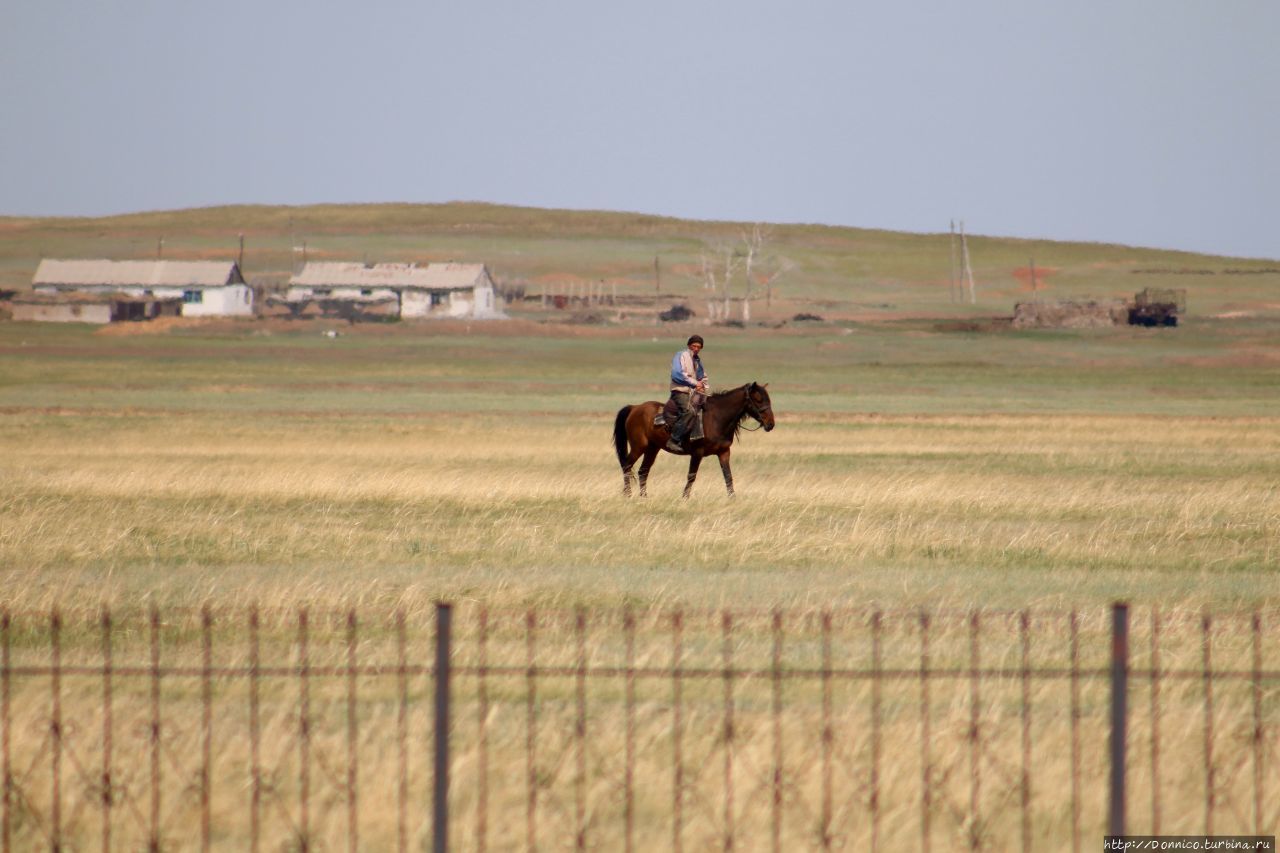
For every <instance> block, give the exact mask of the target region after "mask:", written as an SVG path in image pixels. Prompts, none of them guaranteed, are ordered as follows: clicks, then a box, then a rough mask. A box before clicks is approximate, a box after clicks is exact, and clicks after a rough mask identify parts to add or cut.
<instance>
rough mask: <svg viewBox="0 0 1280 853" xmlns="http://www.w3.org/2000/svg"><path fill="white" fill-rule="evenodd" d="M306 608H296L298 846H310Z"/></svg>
mask: <svg viewBox="0 0 1280 853" xmlns="http://www.w3.org/2000/svg"><path fill="white" fill-rule="evenodd" d="M309 633H310V632H309V631H308V616H307V608H305V607H303V608H301V609H299V611H298V811H299V819H298V846H299V849H301V850H302V852H303V853H306V851H308V850H310V849H311V650H310V637H309Z"/></svg>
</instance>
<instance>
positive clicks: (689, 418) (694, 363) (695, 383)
mask: <svg viewBox="0 0 1280 853" xmlns="http://www.w3.org/2000/svg"><path fill="white" fill-rule="evenodd" d="M700 352H702V336H701V335H692V336H690V338H689V340H688V341H686V342H685V348H684V349H682V350H680V351H679V352H677V353H676V354H675V357H674V358H672V359H671V402H672V403H674V404H675V407H676V411H677V412H678V413H679V414H678V416H677V419H676V422H675V423H674V424H672V425H671V438H670V439H669V440H668V441H667V450H669V451H671V452H672V453H680V452H681V451H682V450H684V440H685V437H686V436H688V437H689V438H690V439H691V440H693V441H697V440H698V439H700V438H702V424H701V423H700V422H699V421H698V416H697V410H698V409H699V408H701V404H702V401H703V400H704V399H706V394H707V372H706V371H705V370H703V368H702V358H701V357H700V356H699V355H698V354H699V353H700ZM690 433H692V435H690Z"/></svg>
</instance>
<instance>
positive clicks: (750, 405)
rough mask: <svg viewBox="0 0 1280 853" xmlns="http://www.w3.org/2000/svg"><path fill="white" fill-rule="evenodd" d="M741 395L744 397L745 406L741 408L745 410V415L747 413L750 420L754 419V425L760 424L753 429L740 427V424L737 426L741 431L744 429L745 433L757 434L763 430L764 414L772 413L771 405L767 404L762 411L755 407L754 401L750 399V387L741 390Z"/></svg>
mask: <svg viewBox="0 0 1280 853" xmlns="http://www.w3.org/2000/svg"><path fill="white" fill-rule="evenodd" d="M742 393H743V394H744V395H745V396H746V405H745V406H743V408H744V409H745V410H746V413H747V414H748V415H749V416H750V417H752V418H754V419H755V421H756V423H758V424H760V426H758V427H754V428H752V427H745V426H742V425H741V424H739V426H740V427H741V428H742V429H745V430H746V431H747V432H758V431H759V430H761V429H764V415H765V413H766V412H772V411H773V405H772V404H769V405H767V406H765V407H764V408H763V409H762V408H760V407H759V406H758V405H756V401H755V400H753V399H751V386H750V385H748V386H746V387H745V388H743V389H742Z"/></svg>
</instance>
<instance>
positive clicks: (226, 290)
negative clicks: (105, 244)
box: [33, 284, 253, 317]
mask: <svg viewBox="0 0 1280 853" xmlns="http://www.w3.org/2000/svg"><path fill="white" fill-rule="evenodd" d="M33 290H34V291H35V292H36V293H59V292H62V293H66V292H80V293H127V294H129V295H130V296H156V297H158V298H161V299H163V298H166V297H168V298H177V299H182V298H183V294H184V293H186V292H187V291H188V290H190V291H194V292H198V293H199V294H200V301H199V302H183V305H182V316H184V317H248V316H250V315H252V314H253V290H252V288H250V287H249V286H248V285H245V284H229V285H223V286H219V287H194V286H193V287H177V286H168V285H165V286H158V287H142V286H141V285H139V286H137V287H111V286H107V285H93V284H88V285H82V286H78V287H67V286H63V287H55V286H53V285H37V286H36V287H34V288H33Z"/></svg>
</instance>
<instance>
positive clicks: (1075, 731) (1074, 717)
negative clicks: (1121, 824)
mask: <svg viewBox="0 0 1280 853" xmlns="http://www.w3.org/2000/svg"><path fill="white" fill-rule="evenodd" d="M1069 624H1070V647H1071V849H1072V851H1074V853H1080V616H1079V614H1078V613H1076V611H1075V610H1074V609H1073V610H1072V611H1071V617H1070V622H1069Z"/></svg>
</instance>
